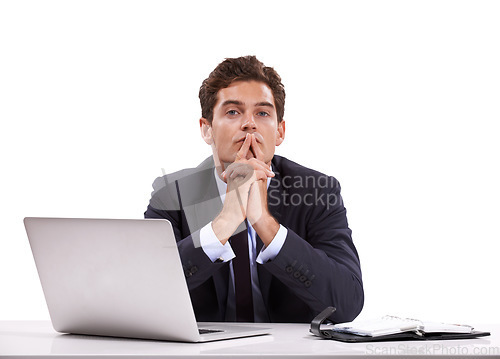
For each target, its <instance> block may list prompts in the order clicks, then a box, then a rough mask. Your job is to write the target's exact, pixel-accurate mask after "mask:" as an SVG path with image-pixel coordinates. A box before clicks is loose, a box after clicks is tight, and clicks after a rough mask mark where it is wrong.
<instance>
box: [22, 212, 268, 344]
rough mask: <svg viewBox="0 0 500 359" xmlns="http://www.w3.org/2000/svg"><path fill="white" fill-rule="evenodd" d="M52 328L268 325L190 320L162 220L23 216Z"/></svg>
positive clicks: (159, 332) (169, 334)
mask: <svg viewBox="0 0 500 359" xmlns="http://www.w3.org/2000/svg"><path fill="white" fill-rule="evenodd" d="M24 224H25V227H26V232H27V234H28V239H29V242H30V245H31V249H32V252H33V256H34V259H35V263H36V267H37V270H38V274H39V277H40V281H41V284H42V288H43V292H44V295H45V299H46V302H47V306H48V309H49V313H50V317H51V321H52V325H53V327H54V329H55V330H56V331H58V332H62V333H74V334H89V335H103V336H116V337H130V338H143V339H155V340H171V341H182V342H204V341H212V340H221V339H230V338H237V337H245V336H254V335H262V334H268V333H269V332H270V330H269V329H268V328H261V327H254V326H253V325H251V324H250V325H244V324H232V323H218V324H216V323H199V324H200V327H198V323H196V319H195V315H194V311H193V307H192V304H191V300H190V296H189V291H188V288H187V284H186V280H185V277H184V272H183V269H182V264H181V260H180V257H179V252H178V250H177V243H176V240H175V236H174V232H173V229H172V226H171V224H170V222H168V221H167V220H161V219H72V218H33V217H32V218H25V219H24Z"/></svg>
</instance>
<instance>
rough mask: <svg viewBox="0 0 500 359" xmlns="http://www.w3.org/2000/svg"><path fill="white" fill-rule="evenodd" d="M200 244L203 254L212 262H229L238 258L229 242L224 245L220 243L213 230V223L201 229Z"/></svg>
mask: <svg viewBox="0 0 500 359" xmlns="http://www.w3.org/2000/svg"><path fill="white" fill-rule="evenodd" d="M200 244H201V248H202V249H203V252H205V254H206V255H207V257H208V258H210V260H211V261H212V262H215V261H216V260H218V259H220V260H222V261H223V262H228V261H230V260H231V259H233V258H234V257H236V255H235V254H234V252H233V249H232V248H231V245H230V244H229V241H227V242H226V244H224V245H223V244H222V243H221V242H220V241H219V239H218V238H217V236H216V235H215V233H214V230H213V228H212V222H210V223H208V224H207V225H206V226H205V227H203V228H202V229H200Z"/></svg>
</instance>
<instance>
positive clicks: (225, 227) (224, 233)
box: [212, 133, 279, 245]
mask: <svg viewBox="0 0 500 359" xmlns="http://www.w3.org/2000/svg"><path fill="white" fill-rule="evenodd" d="M263 158H264V153H263V152H262V150H261V149H260V147H259V146H258V145H257V139H256V137H255V135H254V134H250V133H249V134H247V136H246V138H245V141H244V142H243V145H242V146H241V149H240V150H239V151H238V153H237V154H236V158H235V161H234V162H233V163H231V164H230V165H229V166H228V167H227V168H226V169H225V171H224V172H223V173H222V177H223V179H224V181H225V182H226V183H227V192H226V199H225V201H224V206H223V208H222V211H221V213H220V214H219V215H218V216H217V217H216V218H215V219H214V220H213V221H212V228H213V230H214V232H215V234H216V236H217V238H218V239H219V240H220V241H221V243H222V244H224V243H225V242H226V241H227V240H228V239H229V237H230V236H231V235H232V234H233V232H234V231H235V230H236V228H237V227H238V226H239V224H240V223H241V222H243V221H244V220H245V219H247V220H248V221H249V222H250V224H251V225H252V227H253V228H254V229H255V231H256V232H257V234H259V237H260V238H261V239H262V241H263V242H264V244H265V245H267V244H269V242H270V241H271V240H272V239H273V238H274V235H276V233H277V231H278V229H279V224H278V222H277V221H276V220H275V219H274V218H273V217H272V216H271V214H270V213H269V209H268V207H267V179H268V178H270V177H274V173H273V172H272V171H271V170H270V169H269V166H268V165H267V164H266V163H265V162H264V161H263Z"/></svg>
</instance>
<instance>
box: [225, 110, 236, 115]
mask: <svg viewBox="0 0 500 359" xmlns="http://www.w3.org/2000/svg"><path fill="white" fill-rule="evenodd" d="M237 114H238V111H236V110H229V111H227V112H226V115H229V116H236V115H237Z"/></svg>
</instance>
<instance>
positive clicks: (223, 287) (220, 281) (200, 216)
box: [185, 161, 229, 321]
mask: <svg viewBox="0 0 500 359" xmlns="http://www.w3.org/2000/svg"><path fill="white" fill-rule="evenodd" d="M198 177H199V178H198V179H197V181H196V182H197V185H198V186H199V187H198V188H200V189H201V190H202V191H203V194H202V195H201V196H198V200H196V201H193V203H192V205H191V206H190V207H191V208H190V210H189V215H190V216H191V218H190V219H188V222H191V223H192V225H191V224H190V229H191V228H192V229H191V232H192V231H193V230H199V229H201V228H203V227H204V226H205V225H206V224H207V223H210V222H211V221H212V220H213V219H214V218H215V217H216V216H217V215H218V214H219V213H220V211H221V210H222V201H221V199H220V196H219V190H218V188H217V182H216V181H215V174H214V165H213V161H212V163H211V166H210V165H209V166H208V168H205V170H203V171H200V175H199V176H198ZM191 185H193V184H191ZM191 191H193V188H191ZM191 195H192V194H191ZM185 213H186V217H187V215H188V213H187V211H185ZM212 278H213V281H214V286H215V293H216V295H217V303H218V305H219V313H221V317H220V318H219V321H224V319H225V315H226V307H227V293H228V289H229V287H228V286H229V265H228V264H227V265H224V266H223V267H222V268H221V269H220V270H218V271H216V272H215V273H214V274H213V277H212Z"/></svg>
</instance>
